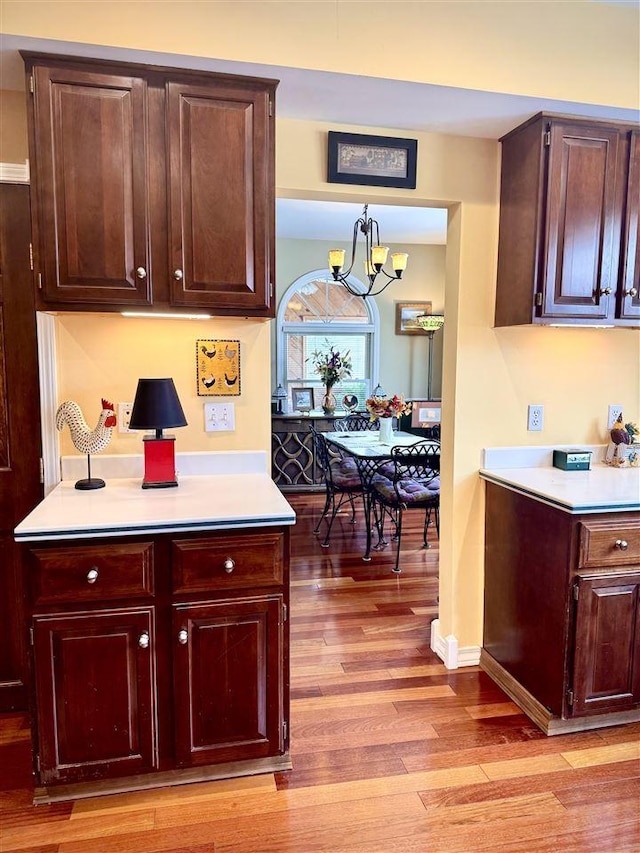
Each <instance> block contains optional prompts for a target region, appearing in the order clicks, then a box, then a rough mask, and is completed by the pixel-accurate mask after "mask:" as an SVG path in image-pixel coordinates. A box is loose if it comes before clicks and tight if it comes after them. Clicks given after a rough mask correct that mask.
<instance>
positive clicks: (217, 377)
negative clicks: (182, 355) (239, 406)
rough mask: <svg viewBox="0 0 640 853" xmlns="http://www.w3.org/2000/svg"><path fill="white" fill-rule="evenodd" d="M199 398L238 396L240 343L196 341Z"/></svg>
mask: <svg viewBox="0 0 640 853" xmlns="http://www.w3.org/2000/svg"><path fill="white" fill-rule="evenodd" d="M196 382H197V385H198V396H199V397H239V396H240V341H208V340H197V341H196Z"/></svg>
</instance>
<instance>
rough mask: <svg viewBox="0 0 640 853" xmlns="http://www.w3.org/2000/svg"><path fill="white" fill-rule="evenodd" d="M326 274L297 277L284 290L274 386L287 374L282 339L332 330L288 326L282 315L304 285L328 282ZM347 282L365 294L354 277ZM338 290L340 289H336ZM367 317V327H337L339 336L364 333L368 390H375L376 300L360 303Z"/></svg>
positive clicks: (313, 272) (377, 349)
mask: <svg viewBox="0 0 640 853" xmlns="http://www.w3.org/2000/svg"><path fill="white" fill-rule="evenodd" d="M328 277H329V273H328V271H327V270H326V269H319V270H311V271H310V272H306V273H303V274H302V275H301V276H298V278H296V279H295V280H294V281H293V282H292V283H291V284H290V285H289V287H288V288H287V289H286V290H285V292H284V293H283V294H282V297H281V298H280V304H279V305H278V314H277V319H276V324H277V325H276V381H275V384H276V385H278V384H280V385H285V384H286V383H285V374H286V352H287V348H286V346H285V335H286V334H291V333H298V334H300V333H303V334H308V335H320V334H323V333H325V334H326V333H327V329H329V328H331V329H333V328H334V327H333V326H332V324H331V323H290V322H286V321H285V319H284V315H285V311H286V308H287V305H288V304H289V300H290V299H291V297H292V296H293V294H294V293H296V292H297V291H298V290H300V289H301V288H302V287H304V285H305V284H309V283H310V282H312V281H318V280H320V281H327V279H328ZM347 281H348V282H349V284H350V285H351V287H353V288H354V289H355V290H358V291H360V292H361V293H364V292H365V291H366V288H365V286H364V284H363V283H362V282H361V281H360V279H358V278H356V276H354V275H349V276H348V277H347ZM336 286H337V287H341V286H342V285H336ZM363 302H364V305H365V308H366V310H367V313H368V315H369V322H368V323H340V324H339V325H338V324H336V325H338V328H339V334H345V335H353V334H359V333H362V332H366V333H367V337H368V341H369V353H368V355H369V363H370V365H371V387H372V388H375V387H376V385H377V384H378V383H379V381H380V379H379V370H380V311H379V310H378V306H377V304H376V301H375V299H373V298H372V297H370V296H369V297H367V299H364V300H363Z"/></svg>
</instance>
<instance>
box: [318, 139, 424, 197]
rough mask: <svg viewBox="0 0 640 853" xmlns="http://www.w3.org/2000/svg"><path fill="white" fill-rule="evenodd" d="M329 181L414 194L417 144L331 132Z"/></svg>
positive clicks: (404, 140) (412, 140)
mask: <svg viewBox="0 0 640 853" xmlns="http://www.w3.org/2000/svg"><path fill="white" fill-rule="evenodd" d="M327 148H328V160H327V181H328V182H329V183H330V184H359V185H361V186H369V187H396V188H398V189H405V190H415V188H416V167H417V160H418V140H417V139H400V138H397V137H395V136H370V135H368V134H365V133H339V132H338V131H335V130H330V131H329V140H328V146H327Z"/></svg>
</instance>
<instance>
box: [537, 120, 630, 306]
mask: <svg viewBox="0 0 640 853" xmlns="http://www.w3.org/2000/svg"><path fill="white" fill-rule="evenodd" d="M550 131H551V139H550V147H549V161H548V184H547V187H548V190H547V217H546V234H545V244H546V251H545V264H544V269H543V311H542V316H547V317H563V316H566V317H574V318H581V317H585V318H590V319H594V318H597V319H607V318H609V317H611V318H612V317H613V316H614V309H615V292H616V287H617V275H618V257H619V246H620V227H621V222H620V211H619V203H618V193H619V180H618V177H619V176H618V172H617V166H618V146H619V133H618V131H617V130H615V129H611V128H598V127H589V126H580V125H574V124H570V123H568V124H560V123H559V124H556V123H552V124H551V126H550Z"/></svg>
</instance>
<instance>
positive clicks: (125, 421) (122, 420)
mask: <svg viewBox="0 0 640 853" xmlns="http://www.w3.org/2000/svg"><path fill="white" fill-rule="evenodd" d="M132 409H133V403H118V432H121V433H126V432H130V433H134V432H137V430H135V429H131V428H130V427H129V424H130V423H131V411H132Z"/></svg>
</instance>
